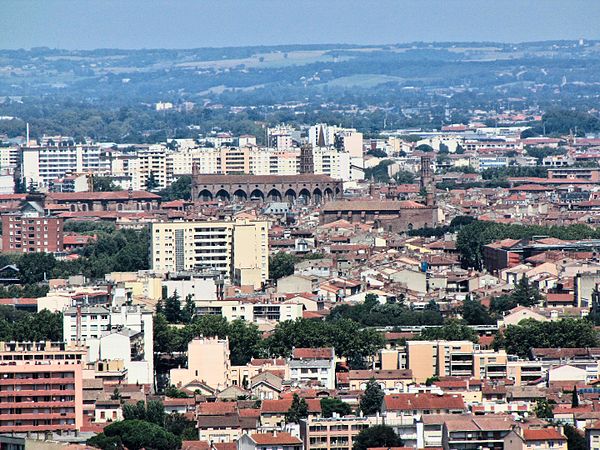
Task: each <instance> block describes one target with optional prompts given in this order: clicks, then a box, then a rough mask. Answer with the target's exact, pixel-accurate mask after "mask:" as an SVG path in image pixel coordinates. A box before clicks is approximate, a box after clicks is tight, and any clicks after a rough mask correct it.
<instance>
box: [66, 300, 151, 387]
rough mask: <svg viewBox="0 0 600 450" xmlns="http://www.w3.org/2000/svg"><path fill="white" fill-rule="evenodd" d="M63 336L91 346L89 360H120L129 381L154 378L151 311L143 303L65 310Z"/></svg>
mask: <svg viewBox="0 0 600 450" xmlns="http://www.w3.org/2000/svg"><path fill="white" fill-rule="evenodd" d="M63 336H64V339H65V341H66V342H68V343H81V344H84V345H87V346H88V347H89V352H88V355H87V358H86V361H87V362H90V363H96V362H98V361H100V362H103V361H108V360H121V361H123V363H124V365H125V368H126V369H127V370H128V372H129V374H130V375H129V378H128V379H129V381H130V382H133V383H135V382H139V383H142V384H151V383H152V381H153V379H154V340H153V338H154V333H153V317H152V311H150V310H148V309H146V308H145V306H143V305H123V306H112V307H107V306H81V307H71V308H67V309H66V310H65V311H64V312H63Z"/></svg>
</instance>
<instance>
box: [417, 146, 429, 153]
mask: <svg viewBox="0 0 600 450" xmlns="http://www.w3.org/2000/svg"><path fill="white" fill-rule="evenodd" d="M415 150H417V151H419V152H426V153H429V152H432V151H433V147H432V146H431V145H428V144H421V145H417V147H416V148H415Z"/></svg>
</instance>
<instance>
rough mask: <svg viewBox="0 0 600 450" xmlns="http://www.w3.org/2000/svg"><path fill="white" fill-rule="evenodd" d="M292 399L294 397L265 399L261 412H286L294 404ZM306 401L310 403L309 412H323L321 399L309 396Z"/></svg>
mask: <svg viewBox="0 0 600 450" xmlns="http://www.w3.org/2000/svg"><path fill="white" fill-rule="evenodd" d="M292 400H293V399H292V398H285V399H281V400H263V402H262V404H261V407H260V412H261V414H285V413H287V412H288V411H289V409H290V406H292ZM306 403H307V405H308V412H311V413H317V412H321V401H320V400H319V399H315V398H309V399H308V400H306Z"/></svg>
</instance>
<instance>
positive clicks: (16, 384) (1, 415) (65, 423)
mask: <svg viewBox="0 0 600 450" xmlns="http://www.w3.org/2000/svg"><path fill="white" fill-rule="evenodd" d="M46 348H47V351H46ZM84 354H85V350H82V349H79V348H69V347H66V346H65V344H63V343H50V342H39V343H37V342H36V343H31V342H28V343H14V342H11V343H7V342H1V343H0V358H1V360H0V433H26V432H34V433H35V432H46V431H75V430H78V429H79V428H80V427H81V425H82V422H83V387H82V384H83V383H82V373H83V365H82V356H83V355H84Z"/></svg>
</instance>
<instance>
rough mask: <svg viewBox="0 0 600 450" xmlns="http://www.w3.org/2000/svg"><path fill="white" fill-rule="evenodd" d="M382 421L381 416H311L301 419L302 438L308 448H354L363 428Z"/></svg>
mask: <svg viewBox="0 0 600 450" xmlns="http://www.w3.org/2000/svg"><path fill="white" fill-rule="evenodd" d="M382 423H383V422H382V418H381V417H332V418H324V417H317V418H314V417H309V418H307V419H302V420H301V421H300V438H301V439H302V442H303V443H304V448H307V449H308V448H314V449H323V450H333V449H339V450H352V447H353V445H354V439H355V438H356V436H358V434H359V433H360V432H361V431H362V430H364V429H366V428H369V427H371V426H374V425H381V424H382Z"/></svg>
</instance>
